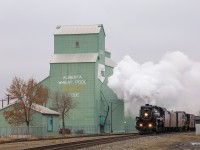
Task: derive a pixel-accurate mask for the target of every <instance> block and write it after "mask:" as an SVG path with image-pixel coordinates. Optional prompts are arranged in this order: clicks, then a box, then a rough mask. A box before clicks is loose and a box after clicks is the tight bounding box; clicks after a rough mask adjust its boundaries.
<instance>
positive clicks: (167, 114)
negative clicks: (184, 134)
mask: <svg viewBox="0 0 200 150" xmlns="http://www.w3.org/2000/svg"><path fill="white" fill-rule="evenodd" d="M194 118H195V116H194V115H193V114H187V113H185V112H184V111H175V112H173V111H168V110H167V109H166V108H162V107H158V106H152V105H149V104H146V105H145V106H141V109H140V116H139V117H136V126H135V127H136V129H137V130H138V131H139V133H140V134H147V133H153V132H156V133H159V132H170V131H189V130H195V119H194Z"/></svg>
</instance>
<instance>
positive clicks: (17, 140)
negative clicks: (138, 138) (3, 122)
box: [0, 133, 136, 145]
mask: <svg viewBox="0 0 200 150" xmlns="http://www.w3.org/2000/svg"><path fill="white" fill-rule="evenodd" d="M127 134H133V133H127ZM135 134H136V133H135ZM115 135H124V134H122V133H119V134H107V133H105V134H86V135H77V136H70V137H69V136H68V137H65V136H63V137H56V138H39V139H15V140H11V141H1V142H0V145H1V144H9V143H18V142H32V141H46V140H61V139H74V138H85V137H101V136H115Z"/></svg>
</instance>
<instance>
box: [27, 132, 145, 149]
mask: <svg viewBox="0 0 200 150" xmlns="http://www.w3.org/2000/svg"><path fill="white" fill-rule="evenodd" d="M144 136H145V135H143V136H141V135H138V134H129V135H121V136H116V137H109V138H102V139H93V140H84V141H78V142H71V143H62V144H55V145H46V146H41V147H33V148H27V149H23V150H47V149H48V150H75V149H80V148H87V147H91V146H95V145H101V144H106V143H112V142H118V141H124V140H129V139H135V138H140V137H144Z"/></svg>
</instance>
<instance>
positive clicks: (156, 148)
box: [84, 132, 200, 150]
mask: <svg viewBox="0 0 200 150" xmlns="http://www.w3.org/2000/svg"><path fill="white" fill-rule="evenodd" d="M84 150H200V135H198V136H197V135H195V133H194V132H189V133H170V134H157V135H153V136H144V137H142V138H139V139H131V140H127V141H121V142H115V143H110V144H105V145H99V146H95V147H90V148H85V149H84Z"/></svg>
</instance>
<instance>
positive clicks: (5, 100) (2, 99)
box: [1, 99, 6, 108]
mask: <svg viewBox="0 0 200 150" xmlns="http://www.w3.org/2000/svg"><path fill="white" fill-rule="evenodd" d="M3 101H6V100H4V99H2V100H1V108H3Z"/></svg>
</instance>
